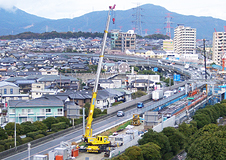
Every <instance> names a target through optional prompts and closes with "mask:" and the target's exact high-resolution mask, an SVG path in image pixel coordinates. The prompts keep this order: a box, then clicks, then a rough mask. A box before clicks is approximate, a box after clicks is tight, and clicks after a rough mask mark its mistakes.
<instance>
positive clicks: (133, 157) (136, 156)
mask: <svg viewBox="0 0 226 160" xmlns="http://www.w3.org/2000/svg"><path fill="white" fill-rule="evenodd" d="M125 155H127V156H128V157H129V159H130V160H144V157H143V154H142V150H141V148H140V147H138V146H132V147H129V148H127V149H126V150H125Z"/></svg>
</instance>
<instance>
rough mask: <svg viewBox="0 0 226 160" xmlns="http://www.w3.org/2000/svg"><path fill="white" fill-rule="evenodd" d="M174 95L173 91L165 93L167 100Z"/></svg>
mask: <svg viewBox="0 0 226 160" xmlns="http://www.w3.org/2000/svg"><path fill="white" fill-rule="evenodd" d="M173 94H174V92H173V91H165V92H164V97H165V98H168V97H170V96H172V95H173Z"/></svg>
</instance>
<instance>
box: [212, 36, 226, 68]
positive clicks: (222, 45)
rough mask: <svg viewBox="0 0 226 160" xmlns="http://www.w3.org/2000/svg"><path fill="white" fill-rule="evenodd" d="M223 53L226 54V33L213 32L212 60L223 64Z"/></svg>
mask: <svg viewBox="0 0 226 160" xmlns="http://www.w3.org/2000/svg"><path fill="white" fill-rule="evenodd" d="M223 54H226V33H225V32H214V33H213V54H212V60H213V62H215V63H216V64H218V65H222V57H223Z"/></svg>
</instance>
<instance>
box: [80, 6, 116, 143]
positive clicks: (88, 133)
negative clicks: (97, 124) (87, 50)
mask: <svg viewBox="0 0 226 160" xmlns="http://www.w3.org/2000/svg"><path fill="white" fill-rule="evenodd" d="M114 8H115V5H114V6H109V11H108V19H107V23H106V28H105V30H104V37H103V45H102V49H101V54H100V57H99V63H98V67H97V73H96V79H95V84H94V88H93V94H92V100H91V104H90V109H89V115H88V119H87V124H86V128H85V135H84V140H85V141H88V137H92V128H91V125H92V121H93V113H94V108H95V102H96V97H97V88H98V83H99V79H100V71H101V66H102V63H103V58H104V48H105V45H106V39H107V34H108V28H109V23H110V18H111V11H112V10H113V9H114Z"/></svg>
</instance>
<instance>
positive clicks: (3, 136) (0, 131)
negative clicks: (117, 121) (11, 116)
mask: <svg viewBox="0 0 226 160" xmlns="http://www.w3.org/2000/svg"><path fill="white" fill-rule="evenodd" d="M7 138H8V135H7V132H6V131H5V130H4V129H3V128H1V127H0V140H4V139H7Z"/></svg>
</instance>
